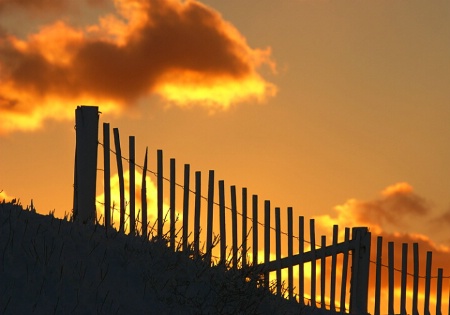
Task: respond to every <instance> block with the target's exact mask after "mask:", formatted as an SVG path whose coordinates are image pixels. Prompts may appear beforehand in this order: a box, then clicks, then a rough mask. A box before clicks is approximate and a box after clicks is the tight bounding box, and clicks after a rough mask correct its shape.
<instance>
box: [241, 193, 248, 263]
mask: <svg viewBox="0 0 450 315" xmlns="http://www.w3.org/2000/svg"><path fill="white" fill-rule="evenodd" d="M247 238H248V232H247V188H245V187H243V188H242V267H243V268H245V267H246V266H247Z"/></svg>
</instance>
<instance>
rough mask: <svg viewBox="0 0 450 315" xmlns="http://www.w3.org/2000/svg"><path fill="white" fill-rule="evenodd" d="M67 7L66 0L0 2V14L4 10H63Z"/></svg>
mask: <svg viewBox="0 0 450 315" xmlns="http://www.w3.org/2000/svg"><path fill="white" fill-rule="evenodd" d="M66 5H67V0H0V12H2V11H6V10H14V9H22V10H27V11H28V10H32V11H40V10H49V9H63V8H65V7H66Z"/></svg>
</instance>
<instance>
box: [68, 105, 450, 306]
mask: <svg viewBox="0 0 450 315" xmlns="http://www.w3.org/2000/svg"><path fill="white" fill-rule="evenodd" d="M76 135H77V139H76V141H77V142H76V150H75V151H76V153H75V176H74V180H75V183H74V216H75V220H80V221H82V222H94V220H95V218H96V213H95V211H96V210H95V204H96V201H95V194H96V191H95V189H96V188H95V187H96V174H97V167H96V163H97V146H98V144H100V145H101V146H102V147H103V162H104V167H103V171H104V178H103V181H104V202H103V203H102V204H103V205H104V224H105V225H106V227H107V228H109V227H111V226H112V224H113V222H112V218H111V213H112V212H111V209H113V210H114V209H115V206H112V205H111V187H110V178H111V172H110V169H111V160H110V155H111V154H113V155H115V157H116V164H117V172H118V177H119V191H120V203H119V227H118V229H119V230H120V231H123V232H125V231H126V230H128V231H129V233H131V234H140V235H142V236H144V237H146V238H148V237H149V236H150V234H152V235H153V236H156V237H163V236H164V237H165V238H166V239H168V246H170V248H172V249H173V250H177V249H178V250H182V251H191V252H192V254H193V255H195V256H197V255H202V257H203V258H204V259H205V260H206V261H207V262H208V263H210V264H223V263H227V264H229V267H230V268H242V267H245V266H249V265H254V266H256V268H257V270H259V272H260V273H261V274H262V276H263V285H264V286H271V285H273V286H274V288H275V292H276V293H277V294H278V295H280V296H281V295H282V296H284V297H285V298H288V299H292V300H294V299H295V300H297V301H298V302H299V304H301V305H304V304H310V305H315V306H317V307H320V308H326V309H329V310H332V311H336V312H342V313H350V314H368V313H369V304H370V306H371V307H373V314H382V307H385V306H387V313H388V314H420V312H419V303H418V301H419V297H420V296H423V303H422V305H421V306H422V308H421V310H423V313H422V314H431V313H430V312H434V311H435V314H442V311H441V308H442V297H443V292H447V293H448V290H443V279H446V278H448V277H444V276H443V270H442V269H441V268H439V269H437V276H433V277H432V253H431V252H427V256H426V270H425V274H426V275H425V276H420V275H419V249H418V244H417V243H415V244H413V254H414V256H413V272H412V273H411V272H409V271H408V270H409V269H408V268H410V269H411V266H410V265H409V264H408V258H407V257H408V244H402V266H401V268H400V269H399V268H394V243H392V242H389V243H388V262H387V263H383V261H382V256H383V239H382V238H381V237H377V238H376V258H375V261H371V256H370V255H371V245H373V244H371V243H372V241H373V242H374V243H375V240H371V233H370V232H369V231H368V229H367V228H366V227H357V228H352V229H349V228H345V229H344V233H343V237H342V235H341V237H339V235H340V233H339V228H338V226H337V225H334V226H333V233H332V238H331V243H329V240H327V237H326V236H321V238H320V244H319V242H318V241H317V240H316V233H315V221H314V219H311V220H310V221H309V241H307V239H306V238H305V234H306V233H305V231H306V229H305V219H304V217H303V216H299V217H298V222H297V223H298V227H297V228H296V231H297V235H296V236H294V217H293V209H292V207H288V208H287V209H286V212H285V213H283V215H282V211H281V209H280V208H279V207H275V208H273V207H271V203H270V201H269V200H264V202H263V208H262V209H261V207H260V204H259V203H260V202H259V199H258V196H257V195H252V197H251V209H250V208H249V200H248V199H249V198H248V191H247V188H242V191H241V194H240V201H241V202H240V207H238V203H237V199H238V198H237V192H236V186H230V190H229V192H230V194H229V197H228V198H226V190H225V183H224V181H223V180H218V181H216V180H215V172H214V171H213V170H210V171H209V173H208V184H207V196H206V197H205V196H204V195H202V176H201V173H200V172H195V178H194V182H195V185H194V189H191V187H190V183H191V179H190V176H191V171H190V165H189V164H185V165H184V170H183V171H184V173H183V174H184V183H183V185H181V184H178V183H177V181H176V174H177V170H176V161H175V159H173V158H172V159H170V164H169V165H170V167H169V169H170V171H169V176H168V177H165V175H164V167H163V165H164V159H163V151H162V150H158V151H157V154H156V171H152V170H149V169H148V164H147V159H148V151H147V150H146V151H145V157H144V163H143V166H140V165H138V164H136V159H135V138H134V137H133V136H130V137H129V146H128V147H129V155H128V158H123V156H122V150H121V144H120V137H119V130H118V129H117V128H114V129H113V135H114V147H115V148H114V150H112V149H111V143H110V126H109V124H107V123H104V124H103V140H102V142H99V141H98V139H97V137H98V108H97V107H87V106H81V107H78V108H77V109H76ZM93 139H94V140H93ZM94 141H95V145H93V142H94ZM124 160H125V161H126V162H127V163H128V170H129V196H128V197H129V199H128V200H129V204H128V213H126V202H125V200H126V198H127V197H126V196H125V180H124V171H123V169H124V167H123V164H122V163H123V161H124ZM94 161H95V164H94ZM92 165H95V167H93V166H92ZM87 166H89V167H87ZM136 167H138V168H140V169H141V170H142V181H141V191H140V195H141V208H140V209H138V211H139V214H140V215H137V214H136V198H135V196H136V191H135V186H136V184H135V182H136ZM148 172H149V173H151V174H153V175H154V176H155V177H156V188H157V196H156V222H149V220H148V217H147V213H148V210H149V209H147V201H148V197H147V180H146V178H147V173H148ZM165 182H168V183H169V185H168V187H167V186H166V185H164V183H165ZM216 188H218V191H216ZM179 189H181V190H182V194H181V196H178V195H177V190H179ZM191 195H193V196H194V200H193V202H192V200H190V199H189V198H190V196H191ZM165 199H168V200H169V205H168V208H169V209H164V200H165ZM180 200H181V203H182V206H181V207H179V206H178V203H179V201H180ZM202 203H206V213H205V214H203V211H204V210H203V209H204V206H205V205H203V207H202ZM192 204H193V206H194V207H193V208H194V209H193V213H192ZM238 208H239V209H238ZM177 210H180V211H177ZM166 211H167V212H168V218H166V215H167V213H165V212H166ZM261 212H263V214H264V220H263V223H261V222H260V219H261V218H260V214H261ZM283 212H284V211H283ZM177 213H178V214H181V215H182V222H177ZM273 213H274V214H275V220H274V221H275V224H272V222H273V218H271V216H272V215H273ZM238 216H239V217H240V220H238ZM127 217H128V218H129V219H128V220H127ZM217 217H218V220H217ZM282 217H286V218H285V220H284V222H282ZM192 218H193V220H194V222H193V225H194V227H193V230H192V229H190V228H189V226H192V222H191V223H190V222H189V220H191V219H192ZM202 221H203V222H204V223H205V224H206V235H205V231H204V230H202V225H201V222H202ZM230 221H231V222H230ZM126 222H127V223H126ZM166 222H167V223H168V224H165V223H166ZM230 223H231V226H230V225H229V224H230ZM126 224H129V228H126ZM177 224H181V227H180V228H179V229H178V230H177V228H176V227H177ZM238 225H239V227H240V229H238ZM282 225H283V226H286V227H287V233H285V232H284V231H282V229H281V226H282ZM153 227H154V228H153ZM217 230H218V232H219V233H217V232H215V231H217ZM261 230H262V232H263V237H262V239H261V236H260V232H261ZM180 231H181V236H180V240H178V243H177V235H178V232H180ZM230 231H231V237H230V235H229V232H230ZM218 235H219V236H220V237H219V238H217V236H218ZM202 236H204V237H205V240H204V241H203V240H202V239H201V237H202ZM273 236H275V241H273ZM239 238H240V241H239ZM340 238H341V240H339V239H340ZM342 238H343V240H342ZM282 239H284V241H282ZM215 240H217V241H215ZM230 240H231V242H230ZM260 240H262V242H261V243H263V246H260V244H261V243H260ZM273 244H275V248H274V249H273V248H272V247H271V246H272V245H273ZM286 244H287V250H286V248H285V247H286ZM215 245H218V246H215ZM294 245H295V249H294ZM260 247H262V250H261V252H263V257H262V259H261V258H260V257H259V256H260ZM249 248H250V249H251V250H249ZM227 251H228V252H227ZM273 251H274V252H275V258H274V259H271V253H272V252H273ZM283 252H284V253H285V254H284V255H283V256H284V257H283V256H282V253H283ZM370 266H372V268H369V267H370ZM284 270H287V277H285V276H283V273H282V271H283V272H284ZM386 271H387V273H388V275H387V280H388V286H387V287H388V290H387V291H388V293H387V296H386V294H383V295H382V294H381V293H382V292H385V291H383V290H382V278H383V277H382V275H384V278H383V279H384V281H386V279H385V278H386V276H385V274H386ZM394 272H397V273H401V283H400V285H396V284H395V281H394V280H395V278H396V277H395V276H394ZM294 273H296V278H297V282H296V284H297V285H296V284H295V283H294ZM371 275H372V276H371ZM408 277H410V278H411V277H412V278H413V284H412V286H411V283H409V284H408V281H407V278H408ZM270 279H273V281H270ZM317 279H319V281H317ZM432 279H433V280H436V289H435V290H434V292H436V294H435V296H434V297H433V301H434V305H435V309H433V310H430V309H431V303H430V297H431V282H432ZM283 283H284V285H283ZM306 284H308V285H306ZM407 284H408V285H407ZM275 286H276V287H275ZM347 292H348V293H349V294H347ZM369 292H370V297H369ZM407 297H408V299H407ZM407 307H408V310H407ZM370 311H371V310H370ZM448 314H450V310H449V311H448Z"/></svg>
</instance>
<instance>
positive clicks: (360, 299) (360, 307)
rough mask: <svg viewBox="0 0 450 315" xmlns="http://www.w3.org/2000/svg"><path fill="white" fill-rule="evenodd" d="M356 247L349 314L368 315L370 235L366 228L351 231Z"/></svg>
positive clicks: (353, 257)
mask: <svg viewBox="0 0 450 315" xmlns="http://www.w3.org/2000/svg"><path fill="white" fill-rule="evenodd" d="M352 239H353V240H355V241H356V244H357V245H356V246H355V248H354V250H353V255H352V275H351V280H350V281H351V282H350V283H351V288H350V314H368V311H367V309H368V307H367V301H368V289H369V265H370V242H371V234H370V232H369V229H368V228H367V227H356V228H353V229H352Z"/></svg>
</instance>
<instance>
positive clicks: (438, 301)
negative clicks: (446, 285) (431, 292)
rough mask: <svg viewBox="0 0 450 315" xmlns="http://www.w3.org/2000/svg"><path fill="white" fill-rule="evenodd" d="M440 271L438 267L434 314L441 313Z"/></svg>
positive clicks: (440, 314)
mask: <svg viewBox="0 0 450 315" xmlns="http://www.w3.org/2000/svg"><path fill="white" fill-rule="evenodd" d="M442 273H443V269H442V268H438V277H437V286H436V315H442V308H441V306H442Z"/></svg>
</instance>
